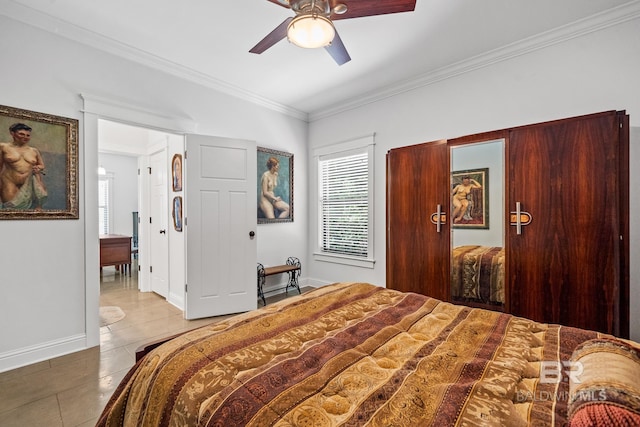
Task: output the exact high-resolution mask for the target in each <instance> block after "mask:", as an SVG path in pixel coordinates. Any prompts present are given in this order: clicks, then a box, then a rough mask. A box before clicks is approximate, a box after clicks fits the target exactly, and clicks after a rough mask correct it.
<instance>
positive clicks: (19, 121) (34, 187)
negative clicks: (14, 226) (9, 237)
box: [0, 106, 78, 219]
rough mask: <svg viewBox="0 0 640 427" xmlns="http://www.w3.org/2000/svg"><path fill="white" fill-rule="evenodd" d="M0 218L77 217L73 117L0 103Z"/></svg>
mask: <svg viewBox="0 0 640 427" xmlns="http://www.w3.org/2000/svg"><path fill="white" fill-rule="evenodd" d="M0 135H1V136H0V219H78V181H77V170H78V120H76V119H70V118H66V117H60V116H55V115H52V114H45V113H38V112H35V111H29V110H22V109H19V108H13V107H7V106H0Z"/></svg>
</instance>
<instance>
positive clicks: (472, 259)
mask: <svg viewBox="0 0 640 427" xmlns="http://www.w3.org/2000/svg"><path fill="white" fill-rule="evenodd" d="M504 283H505V276H504V248H501V247H490V246H477V245H466V246H458V247H455V248H454V249H453V256H452V259H451V296H452V297H453V299H454V301H460V302H467V301H473V302H480V303H484V304H493V305H503V304H504Z"/></svg>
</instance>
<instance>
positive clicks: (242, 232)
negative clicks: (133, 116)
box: [184, 135, 257, 319]
mask: <svg viewBox="0 0 640 427" xmlns="http://www.w3.org/2000/svg"><path fill="white" fill-rule="evenodd" d="M186 146H187V155H186V158H185V163H184V171H185V174H186V182H185V187H186V196H185V205H184V207H185V213H184V216H185V221H184V229H185V231H186V238H187V290H186V295H185V301H186V310H185V317H186V318H187V319H196V318H201V317H209V316H218V315H223V314H230V313H239V312H244V311H249V310H254V309H255V308H256V307H257V296H256V292H257V291H256V286H257V284H256V260H257V246H256V237H255V231H256V225H257V219H256V218H257V217H256V206H257V205H256V191H257V190H256V144H255V142H253V141H246V140H237V139H228V138H218V137H211V136H202V135H187V137H186Z"/></svg>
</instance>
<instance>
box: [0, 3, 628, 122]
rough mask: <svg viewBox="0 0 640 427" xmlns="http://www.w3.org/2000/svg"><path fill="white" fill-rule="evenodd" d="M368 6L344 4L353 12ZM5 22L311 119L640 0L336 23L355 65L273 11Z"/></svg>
mask: <svg viewBox="0 0 640 427" xmlns="http://www.w3.org/2000/svg"><path fill="white" fill-rule="evenodd" d="M350 1H351V2H355V1H358V0H345V1H344V2H345V3H346V4H349V2H350ZM0 6H1V7H0V13H1V14H5V15H7V16H9V17H11V18H14V19H16V20H21V21H24V22H26V23H28V24H30V25H35V26H37V27H40V28H44V29H46V30H49V31H53V32H56V33H57V34H59V35H62V36H66V37H70V38H72V39H74V40H77V41H80V42H83V43H87V44H89V45H92V46H95V47H97V48H100V49H104V50H107V51H109V52H111V53H116V54H119V55H122V56H124V57H127V58H130V59H132V60H135V61H138V62H142V63H145V64H147V65H150V66H153V67H155V68H159V69H162V70H165V71H168V72H170V73H173V74H176V75H180V76H182V77H186V78H188V79H190V80H193V81H197V82H199V83H202V84H205V85H207V86H210V87H213V88H215V89H219V90H222V91H224V92H226V93H231V94H233V95H236V96H239V97H242V98H246V99H250V100H252V101H254V102H257V103H260V104H263V105H266V106H269V107H270V108H274V109H278V110H281V111H283V112H286V113H289V114H292V115H294V116H298V117H300V118H303V119H311V120H313V119H315V118H319V117H322V116H323V115H328V114H332V113H334V112H337V111H339V110H340V109H344V108H348V106H350V105H351V106H353V105H358V104H361V103H364V102H367V101H368V100H371V99H376V98H377V97H382V96H388V95H389V94H393V93H396V92H399V91H402V90H406V89H407V88H411V87H416V86H419V85H424V84H428V83H429V82H432V81H437V80H439V79H442V78H446V77H447V76H450V75H455V74H458V73H460V72H465V71H467V70H470V69H474V68H477V67H480V66H483V65H486V64H489V63H492V62H495V61H497V60H501V59H504V58H507V57H512V56H515V55H519V54H521V53H523V52H527V51H530V50H531V49H536V48H539V47H543V46H546V45H549V44H552V43H557V42H561V41H562V40H566V39H568V38H571V37H575V36H577V35H580V34H584V33H586V32H589V31H594V30H597V29H599V28H602V27H606V26H609V25H614V24H617V23H619V22H622V21H625V20H627V19H634V18H635V17H638V16H639V15H640V0H634V1H628V0H417V4H416V9H415V11H414V12H406V13H398V14H391V15H382V16H372V17H364V18H354V19H346V20H340V21H336V22H335V26H336V29H337V31H338V32H339V34H340V36H341V38H342V40H343V42H344V44H345V46H346V48H347V50H348V51H349V54H350V55H351V58H352V60H351V61H350V62H348V63H346V64H344V65H342V66H338V65H337V64H336V63H335V62H334V61H333V60H332V58H331V57H330V56H329V54H328V53H327V52H326V51H325V50H324V49H314V50H307V49H302V48H299V47H296V46H295V45H293V44H290V43H289V42H288V41H287V40H286V39H285V40H282V41H281V42H279V43H277V44H276V45H275V46H273V47H272V48H270V49H268V50H267V51H265V52H264V53H263V54H261V55H256V54H252V53H249V52H248V51H249V49H251V47H253V46H254V45H255V44H256V43H257V42H258V41H260V40H261V39H262V38H263V37H264V36H265V35H267V34H268V33H269V32H270V31H271V30H273V29H274V28H275V27H276V26H277V25H279V24H280V23H281V22H282V21H284V20H285V19H286V18H287V17H288V16H292V14H293V12H291V11H290V10H289V9H286V8H284V7H281V6H278V5H276V4H274V3H271V2H268V1H267V0H227V1H222V0H189V1H175V0H135V1H131V0H108V1H107V0H94V1H89V0H0Z"/></svg>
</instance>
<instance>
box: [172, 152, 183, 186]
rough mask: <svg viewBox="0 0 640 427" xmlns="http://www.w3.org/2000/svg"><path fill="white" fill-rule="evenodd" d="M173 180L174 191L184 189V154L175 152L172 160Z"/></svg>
mask: <svg viewBox="0 0 640 427" xmlns="http://www.w3.org/2000/svg"><path fill="white" fill-rule="evenodd" d="M171 182H172V187H173V191H182V154H174V155H173V159H172V160H171Z"/></svg>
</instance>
